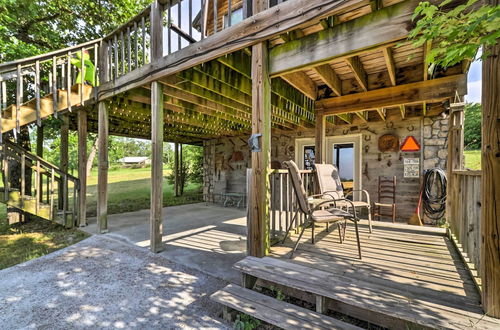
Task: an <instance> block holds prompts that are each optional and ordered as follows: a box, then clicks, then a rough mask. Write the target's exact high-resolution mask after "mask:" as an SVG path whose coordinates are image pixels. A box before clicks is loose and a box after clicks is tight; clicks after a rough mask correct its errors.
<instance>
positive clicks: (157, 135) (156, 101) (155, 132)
mask: <svg viewBox="0 0 500 330" xmlns="http://www.w3.org/2000/svg"><path fill="white" fill-rule="evenodd" d="M151 125H152V127H151V148H152V150H151V151H152V161H151V186H152V187H151V217H150V226H151V227H150V248H151V251H152V252H155V253H156V252H160V251H162V250H163V244H162V236H163V223H162V221H163V219H162V208H163V89H162V85H161V84H160V83H159V82H157V81H155V82H153V83H152V84H151Z"/></svg>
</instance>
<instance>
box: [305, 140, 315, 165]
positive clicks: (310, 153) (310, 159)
mask: <svg viewBox="0 0 500 330" xmlns="http://www.w3.org/2000/svg"><path fill="white" fill-rule="evenodd" d="M314 149H315V148H314V146H304V170H313V169H314V160H315V158H316V157H315V155H314Z"/></svg>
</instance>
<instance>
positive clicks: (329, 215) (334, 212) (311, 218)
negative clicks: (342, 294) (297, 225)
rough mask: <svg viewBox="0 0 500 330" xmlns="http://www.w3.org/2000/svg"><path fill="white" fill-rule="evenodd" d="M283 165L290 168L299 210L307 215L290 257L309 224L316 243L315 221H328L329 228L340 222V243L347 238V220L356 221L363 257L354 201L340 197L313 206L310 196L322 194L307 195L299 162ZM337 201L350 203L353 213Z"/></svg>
mask: <svg viewBox="0 0 500 330" xmlns="http://www.w3.org/2000/svg"><path fill="white" fill-rule="evenodd" d="M283 165H284V166H285V168H287V169H288V173H289V174H290V179H291V182H292V187H293V189H294V191H295V196H296V197H297V203H298V206H299V211H300V212H302V213H304V214H305V215H306V221H305V223H304V224H303V227H302V230H301V231H300V235H299V238H298V239H297V242H296V243H295V245H294V247H293V250H292V253H291V254H290V259H291V258H292V257H293V254H294V253H295V251H296V250H297V247H298V245H299V242H300V239H301V238H302V235H303V234H304V231H305V229H306V228H307V227H308V226H309V225H311V230H312V238H311V241H312V244H314V226H315V223H326V225H327V228H328V225H329V223H331V222H336V223H337V224H338V228H339V237H340V243H342V242H343V241H344V239H345V231H346V227H347V220H350V221H352V222H354V229H355V231H356V240H357V243H358V254H359V259H361V244H360V242H359V231H358V221H359V219H358V217H357V216H356V208H355V207H354V205H353V203H352V201H350V200H347V199H345V198H340V199H332V200H327V201H324V202H321V203H318V204H316V205H315V206H312V205H311V203H310V200H308V197H309V198H311V197H316V196H320V195H313V196H307V193H306V190H305V189H304V184H303V182H302V178H301V177H300V173H299V168H298V167H297V164H295V162H294V161H291V160H290V161H285V162H283ZM336 203H347V204H349V205H350V206H351V207H352V210H353V213H349V212H347V211H345V210H342V209H340V208H338V207H336V205H335V204H336ZM332 205H333V206H332ZM325 207H326V209H322V208H325ZM297 217H298V212H296V213H295V215H294V217H293V219H292V221H291V222H290V225H289V227H288V229H287V231H286V233H285V238H284V239H283V243H284V242H285V240H286V238H287V237H288V233H289V232H290V230H291V229H292V226H293V223H294V222H295V221H296V220H297ZM341 227H342V229H341Z"/></svg>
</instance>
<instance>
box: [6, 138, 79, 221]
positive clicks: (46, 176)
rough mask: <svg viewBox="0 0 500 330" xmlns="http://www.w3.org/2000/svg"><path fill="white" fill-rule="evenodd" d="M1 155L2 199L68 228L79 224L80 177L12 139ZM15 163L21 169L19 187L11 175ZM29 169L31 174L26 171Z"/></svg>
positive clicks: (22, 209) (17, 207) (13, 205)
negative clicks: (13, 181)
mask: <svg viewBox="0 0 500 330" xmlns="http://www.w3.org/2000/svg"><path fill="white" fill-rule="evenodd" d="M0 159H1V173H2V182H3V187H2V188H0V202H1V203H4V204H7V205H8V206H10V207H13V208H16V209H18V210H21V211H23V212H25V213H27V214H31V215H34V216H37V217H40V218H43V219H47V220H52V221H56V222H58V223H61V224H63V225H65V226H66V227H68V228H72V227H73V226H75V225H76V224H78V221H79V214H78V203H79V199H80V181H79V180H78V178H76V177H74V176H72V175H71V174H68V173H66V172H64V171H62V170H61V169H59V168H58V167H57V166H55V165H53V164H51V163H49V162H47V161H46V160H44V159H42V158H40V157H38V156H36V155H34V154H32V153H31V152H28V151H26V150H25V149H23V148H21V147H20V146H18V145H17V144H14V143H12V142H10V141H8V140H4V141H3V143H2V144H1V153H0ZM13 166H16V167H17V168H18V169H19V172H20V178H19V179H18V182H16V183H15V186H16V187H13V185H12V180H10V178H9V176H10V175H12V173H11V170H10V169H9V168H11V167H13ZM28 169H29V170H31V173H32V175H31V176H27V175H26V173H27V172H28V173H29V171H27V170H28ZM28 180H30V182H28ZM27 187H28V188H27Z"/></svg>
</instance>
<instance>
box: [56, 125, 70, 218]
mask: <svg viewBox="0 0 500 330" xmlns="http://www.w3.org/2000/svg"><path fill="white" fill-rule="evenodd" d="M61 120H62V124H61V147H60V148H59V153H60V158H59V168H60V169H61V171H63V172H64V173H68V165H69V154H68V143H69V140H68V134H69V117H68V115H62V116H61ZM57 196H58V200H59V203H58V208H59V210H63V211H66V210H65V209H64V207H63V205H64V185H63V180H60V181H59V189H58V193H57Z"/></svg>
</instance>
